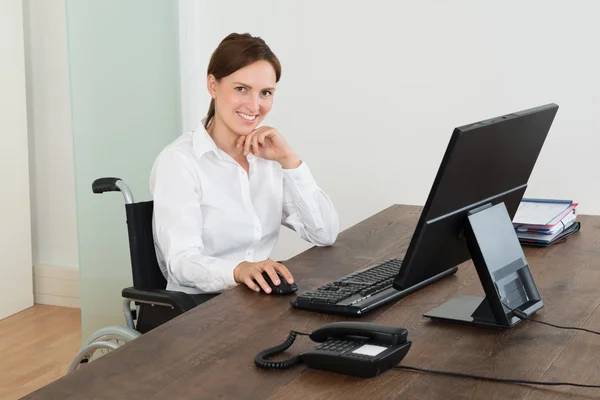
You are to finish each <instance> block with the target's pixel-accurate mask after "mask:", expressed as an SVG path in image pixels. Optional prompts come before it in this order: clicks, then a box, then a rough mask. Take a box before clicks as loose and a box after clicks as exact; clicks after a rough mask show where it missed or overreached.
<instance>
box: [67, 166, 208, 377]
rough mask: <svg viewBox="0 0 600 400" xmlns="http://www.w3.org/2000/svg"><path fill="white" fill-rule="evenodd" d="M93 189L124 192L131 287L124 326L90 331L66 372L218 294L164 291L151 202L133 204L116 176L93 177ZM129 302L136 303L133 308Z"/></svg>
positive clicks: (124, 293)
mask: <svg viewBox="0 0 600 400" xmlns="http://www.w3.org/2000/svg"><path fill="white" fill-rule="evenodd" d="M92 191H93V192H94V193H96V194H102V193H105V192H121V194H122V195H123V198H124V200H125V214H126V217H127V232H128V237H129V254H130V259H131V270H132V277H133V286H132V287H128V288H125V289H123V291H122V296H123V314H124V316H125V321H126V323H127V326H126V327H124V326H109V327H105V328H101V329H99V330H97V331H96V332H94V333H93V334H91V335H90V336H89V337H88V338H87V339H86V340H85V341H84V342H83V344H82V346H81V348H80V349H79V351H78V352H77V355H76V356H75V358H74V359H73V361H72V362H71V364H70V366H69V368H68V370H67V374H70V373H72V372H74V371H75V370H77V369H78V368H80V367H81V366H83V365H85V364H87V363H89V362H90V361H93V360H95V359H97V358H98V357H100V356H102V355H103V354H106V353H107V352H109V351H112V350H116V349H117V348H119V347H120V346H122V345H124V344H125V343H127V342H129V341H132V340H134V339H136V338H137V337H139V336H140V335H142V334H144V333H146V332H148V331H150V330H152V329H154V328H156V327H157V326H160V325H162V324H164V323H165V322H167V321H169V320H171V319H173V318H175V317H177V316H178V315H181V314H183V313H185V312H186V311H189V310H191V309H192V308H194V307H195V306H197V305H198V304H201V303H203V302H206V301H208V300H210V299H211V298H213V297H215V296H216V295H217V294H206V295H201V298H200V299H199V298H198V297H195V298H193V297H192V296H190V295H189V294H187V293H183V292H176V291H171V290H166V287H167V281H166V279H165V277H164V276H163V274H162V272H161V270H160V267H159V266H158V261H157V258H156V252H155V249H154V239H153V235H152V216H153V210H154V202H153V201H143V202H137V203H136V202H135V201H134V199H133V194H132V193H131V190H130V189H129V187H128V186H127V185H126V184H125V182H123V181H122V180H121V179H119V178H99V179H96V180H95V181H94V182H93V184H92ZM131 303H135V307H134V308H133V309H132V307H131Z"/></svg>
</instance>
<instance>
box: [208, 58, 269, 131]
mask: <svg viewBox="0 0 600 400" xmlns="http://www.w3.org/2000/svg"><path fill="white" fill-rule="evenodd" d="M275 79H276V76H275V69H274V68H273V66H272V65H271V64H270V63H269V62H267V61H263V60H261V61H256V62H254V63H252V64H250V65H247V66H245V67H244V68H241V69H239V70H237V71H235V72H234V73H232V74H230V75H228V76H225V77H223V78H221V80H219V81H217V80H216V79H215V77H214V76H213V75H209V76H208V91H209V93H210V95H211V96H212V98H213V99H215V120H219V121H220V122H221V123H223V124H225V126H227V128H229V130H231V131H232V132H233V133H235V134H237V135H248V134H249V133H251V132H252V131H253V130H254V129H255V128H256V127H257V126H258V124H260V123H261V122H262V120H264V119H265V117H266V116H267V114H268V113H269V111H271V107H272V106H273V95H274V93H275V84H276V82H275Z"/></svg>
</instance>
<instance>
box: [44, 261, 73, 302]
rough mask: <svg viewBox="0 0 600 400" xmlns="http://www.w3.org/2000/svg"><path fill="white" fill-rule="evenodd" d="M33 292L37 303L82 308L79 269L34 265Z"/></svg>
mask: <svg viewBox="0 0 600 400" xmlns="http://www.w3.org/2000/svg"><path fill="white" fill-rule="evenodd" d="M33 293H34V301H35V303H36V304H47V305H52V306H61V307H71V308H80V303H79V269H78V268H75V267H60V266H50V265H34V266H33Z"/></svg>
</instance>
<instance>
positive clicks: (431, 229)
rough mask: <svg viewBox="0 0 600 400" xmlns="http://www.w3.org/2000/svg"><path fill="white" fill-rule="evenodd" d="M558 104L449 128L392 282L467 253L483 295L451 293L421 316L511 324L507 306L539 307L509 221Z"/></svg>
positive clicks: (445, 266)
mask: <svg viewBox="0 0 600 400" xmlns="http://www.w3.org/2000/svg"><path fill="white" fill-rule="evenodd" d="M557 110H558V106H557V105H556V104H547V105H544V106H540V107H536V108H532V109H528V110H524V111H520V112H516V113H512V114H507V115H503V116H500V117H497V118H493V119H489V120H486V121H481V122H476V123H473V124H469V125H464V126H461V127H458V128H456V129H455V130H454V132H453V134H452V137H451V138H450V142H449V144H448V147H447V149H446V152H445V154H444V157H443V159H442V162H441V165H440V167H439V170H438V173H437V175H436V177H435V180H434V182H433V185H432V188H431V191H430V193H429V196H428V198H427V202H426V203H425V206H424V208H423V211H422V213H421V217H420V219H419V222H418V224H417V227H416V229H415V232H414V234H413V237H412V240H411V242H410V245H409V247H408V249H407V252H406V255H405V256H404V261H403V263H402V266H401V268H400V271H399V273H398V275H397V276H396V278H395V280H394V284H393V286H394V288H395V289H398V290H405V289H407V288H410V287H412V286H414V285H417V284H419V283H420V282H423V281H426V280H432V278H434V277H436V276H440V275H444V274H447V273H448V272H449V270H451V269H453V268H456V267H457V266H458V265H459V264H461V263H463V262H465V261H467V260H469V259H472V260H473V263H474V264H475V267H476V269H477V273H478V275H479V279H480V281H481V283H482V286H483V289H484V291H485V295H486V297H485V298H481V297H475V296H457V297H455V298H454V299H452V300H450V301H448V302H446V303H444V304H442V305H440V306H439V307H437V308H436V309H434V310H431V311H429V312H427V313H426V314H425V316H427V317H430V318H433V319H437V320H447V321H454V322H463V323H470V324H476V325H485V326H495V327H502V328H510V327H512V326H514V325H515V324H516V323H518V321H519V319H518V318H517V317H515V316H514V315H512V312H511V311H510V309H511V308H512V309H517V308H518V309H519V310H522V311H524V312H526V313H527V314H528V315H531V314H532V313H534V312H535V311H537V310H538V309H540V308H541V307H543V302H542V301H541V299H540V296H539V293H538V291H537V288H536V286H535V283H534V282H533V278H532V276H531V273H530V271H529V267H528V264H527V260H526V259H525V255H524V254H523V250H522V248H521V245H520V243H519V241H518V238H517V236H516V232H515V230H514V228H513V225H512V219H513V217H514V215H515V213H516V211H517V208H518V206H519V203H520V201H521V198H522V197H523V195H524V193H525V189H526V188H527V182H528V180H529V177H530V175H531V172H532V170H533V167H534V165H535V163H536V160H537V158H538V155H539V153H540V151H541V149H542V146H543V144H544V141H545V140H546V136H547V134H548V131H549V130H550V126H551V125H552V122H553V120H554V117H555V115H556V112H557ZM507 306H508V307H507ZM509 307H510V308H509Z"/></svg>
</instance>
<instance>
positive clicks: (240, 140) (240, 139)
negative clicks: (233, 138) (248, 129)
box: [235, 136, 246, 149]
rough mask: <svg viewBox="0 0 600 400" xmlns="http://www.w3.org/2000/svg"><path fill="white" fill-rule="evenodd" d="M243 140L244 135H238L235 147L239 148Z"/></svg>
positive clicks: (244, 138)
mask: <svg viewBox="0 0 600 400" xmlns="http://www.w3.org/2000/svg"><path fill="white" fill-rule="evenodd" d="M244 140H246V136H240V137H239V138H237V142H236V146H235V147H236V148H238V149H239V148H240V147H242V146H243V145H244Z"/></svg>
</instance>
